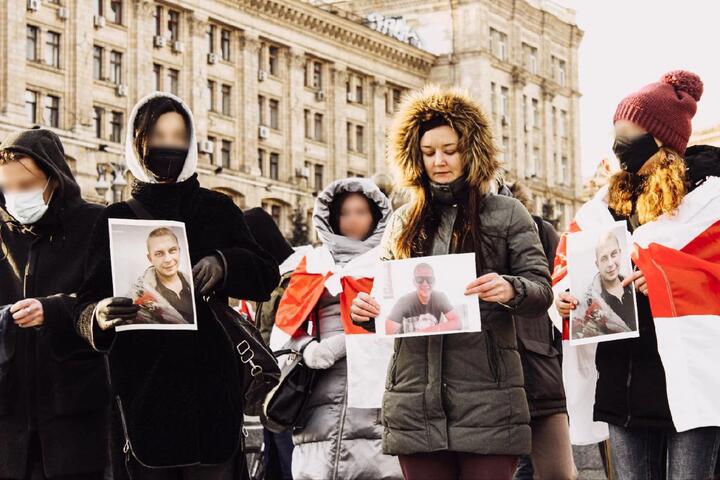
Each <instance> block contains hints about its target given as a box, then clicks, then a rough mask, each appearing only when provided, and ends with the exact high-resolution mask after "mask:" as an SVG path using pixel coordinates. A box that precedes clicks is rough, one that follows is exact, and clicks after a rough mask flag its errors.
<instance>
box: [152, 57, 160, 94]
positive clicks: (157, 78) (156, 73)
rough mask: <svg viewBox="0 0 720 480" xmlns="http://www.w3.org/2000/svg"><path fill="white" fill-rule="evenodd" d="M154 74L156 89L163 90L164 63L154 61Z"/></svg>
mask: <svg viewBox="0 0 720 480" xmlns="http://www.w3.org/2000/svg"><path fill="white" fill-rule="evenodd" d="M153 76H154V77H155V90H156V91H161V90H162V65H159V64H157V63H153Z"/></svg>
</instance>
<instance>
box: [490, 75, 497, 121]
mask: <svg viewBox="0 0 720 480" xmlns="http://www.w3.org/2000/svg"><path fill="white" fill-rule="evenodd" d="M497 107H498V105H497V85H496V84H495V82H490V112H491V113H492V114H493V116H496V115H497Z"/></svg>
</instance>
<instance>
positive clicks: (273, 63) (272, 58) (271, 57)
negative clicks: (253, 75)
mask: <svg viewBox="0 0 720 480" xmlns="http://www.w3.org/2000/svg"><path fill="white" fill-rule="evenodd" d="M279 65H280V49H279V48H278V47H273V46H271V47H270V48H268V71H269V72H270V75H273V76H275V77H277V76H278V74H279V73H280V69H279Z"/></svg>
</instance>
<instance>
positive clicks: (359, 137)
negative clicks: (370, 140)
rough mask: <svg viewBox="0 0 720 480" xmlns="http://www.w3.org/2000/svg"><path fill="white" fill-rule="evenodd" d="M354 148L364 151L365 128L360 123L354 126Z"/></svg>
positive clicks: (360, 151) (359, 151)
mask: <svg viewBox="0 0 720 480" xmlns="http://www.w3.org/2000/svg"><path fill="white" fill-rule="evenodd" d="M355 150H356V151H357V152H358V153H365V128H364V127H363V126H362V125H356V126H355Z"/></svg>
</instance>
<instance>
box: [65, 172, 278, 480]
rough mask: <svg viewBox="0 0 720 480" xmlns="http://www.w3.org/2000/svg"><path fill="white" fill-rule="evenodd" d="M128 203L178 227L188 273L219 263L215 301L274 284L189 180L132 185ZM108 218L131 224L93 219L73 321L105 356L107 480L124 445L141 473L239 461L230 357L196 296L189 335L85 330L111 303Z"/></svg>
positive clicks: (235, 224) (271, 264) (253, 294)
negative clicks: (109, 418) (99, 306)
mask: <svg viewBox="0 0 720 480" xmlns="http://www.w3.org/2000/svg"><path fill="white" fill-rule="evenodd" d="M132 195H133V197H134V198H136V199H137V200H138V201H140V202H141V203H142V205H143V206H144V207H145V208H146V209H147V210H148V211H149V213H150V214H151V215H152V216H153V217H154V218H157V219H163V220H176V221H182V222H184V223H185V226H186V231H187V237H188V242H189V248H190V258H191V261H192V263H193V265H194V264H195V263H197V262H198V261H199V260H200V259H202V258H204V257H205V256H208V255H216V254H219V255H220V257H221V258H222V260H223V262H224V265H225V272H226V275H225V279H224V282H223V283H222V285H220V286H219V288H218V289H217V290H216V292H215V295H216V297H219V298H221V299H224V300H227V297H229V296H232V297H235V298H243V299H248V300H256V301H263V300H267V299H268V298H269V296H270V293H271V292H272V291H273V289H274V288H275V287H276V286H277V284H278V281H279V274H278V267H277V264H276V263H275V261H274V260H273V259H272V257H270V255H269V254H267V253H266V252H265V251H264V250H263V249H261V248H260V247H259V246H258V245H257V243H256V242H255V240H254V239H253V237H252V235H251V234H250V232H249V230H248V228H247V226H246V224H245V221H244V219H243V214H242V212H241V211H240V210H239V209H238V208H237V207H236V206H235V205H234V204H233V202H232V200H230V198H228V197H227V196H225V195H223V194H220V193H217V192H212V191H210V190H206V189H203V188H200V185H199V183H198V180H197V176H193V177H191V178H190V179H188V180H186V181H184V182H180V183H173V184H148V183H140V182H136V183H135V185H134V186H133V192H132ZM108 218H137V217H136V215H135V214H134V213H133V211H132V210H131V209H130V207H129V206H128V205H127V204H126V203H117V204H114V205H111V206H109V207H108V208H107V209H106V210H105V211H104V212H103V214H102V215H101V216H100V219H99V221H98V223H97V225H96V228H95V231H94V233H93V237H92V242H91V246H90V251H89V253H90V255H89V257H88V264H87V272H86V273H87V275H86V280H85V283H84V284H83V287H82V288H81V290H80V295H79V299H78V306H79V308H78V317H79V319H78V320H79V327H80V329H81V331H82V332H83V334H84V336H85V337H86V338H87V339H88V340H89V341H90V342H91V344H92V345H93V346H94V347H95V348H97V349H109V364H110V377H111V382H112V387H113V391H114V395H115V400H116V402H115V415H114V423H113V445H112V453H113V466H114V470H115V478H116V480H117V479H122V478H126V477H125V474H126V471H125V467H124V462H125V458H124V456H123V455H122V450H123V447H124V446H125V444H126V442H127V441H128V440H129V443H128V444H127V445H128V447H129V452H128V454H133V455H134V456H135V459H136V460H139V461H140V462H142V463H144V464H146V465H149V466H157V467H167V466H177V465H197V464H203V465H209V464H219V463H223V462H225V461H227V460H228V459H230V458H233V456H234V455H235V454H236V453H238V452H239V451H240V450H239V449H240V437H241V428H242V422H243V405H242V394H243V392H242V387H241V380H242V379H241V378H240V375H241V373H240V371H241V369H240V368H239V365H238V363H237V352H235V351H234V348H233V345H232V344H231V342H230V339H229V338H228V337H227V336H226V335H225V333H224V331H223V330H222V328H221V327H220V325H219V324H217V323H216V321H215V320H214V318H213V316H212V314H211V313H210V311H209V308H208V306H207V303H206V302H205V301H204V300H203V299H202V298H201V297H200V295H199V294H198V295H196V309H197V319H198V330H197V331H125V332H119V333H108V332H101V331H100V330H99V329H98V328H97V326H96V325H93V323H94V320H93V315H92V311H93V309H94V307H95V305H96V303H97V302H98V301H100V300H101V299H103V298H106V297H111V296H113V287H112V277H111V266H110V251H109V240H108V226H107V220H108ZM118 414H120V415H119V416H118ZM123 423H124V425H123ZM125 431H127V438H125V433H124V432H125Z"/></svg>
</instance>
